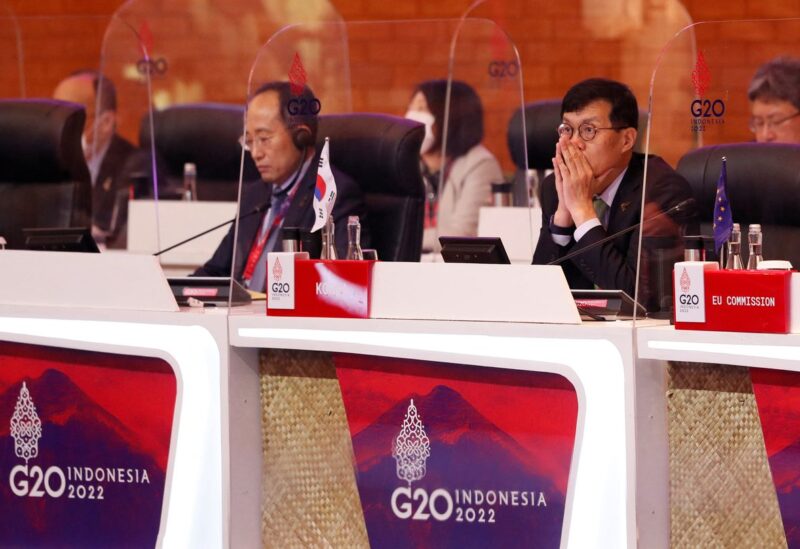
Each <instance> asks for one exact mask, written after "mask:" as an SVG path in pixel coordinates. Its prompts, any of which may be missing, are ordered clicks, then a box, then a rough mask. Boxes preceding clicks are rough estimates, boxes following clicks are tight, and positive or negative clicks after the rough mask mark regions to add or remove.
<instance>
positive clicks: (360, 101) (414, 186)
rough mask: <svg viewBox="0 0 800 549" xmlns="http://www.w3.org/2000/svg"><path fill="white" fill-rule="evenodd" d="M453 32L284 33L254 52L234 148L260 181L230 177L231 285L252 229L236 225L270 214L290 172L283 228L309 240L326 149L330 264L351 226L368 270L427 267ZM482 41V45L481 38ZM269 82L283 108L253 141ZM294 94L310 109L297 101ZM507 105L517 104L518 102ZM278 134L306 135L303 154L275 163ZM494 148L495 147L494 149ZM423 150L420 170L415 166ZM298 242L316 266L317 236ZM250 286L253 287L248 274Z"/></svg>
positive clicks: (293, 29) (354, 27) (322, 29)
mask: <svg viewBox="0 0 800 549" xmlns="http://www.w3.org/2000/svg"><path fill="white" fill-rule="evenodd" d="M459 24H460V22H459V20H417V21H391V22H349V23H344V24H324V25H294V26H289V27H287V28H285V29H283V30H282V31H280V32H279V33H276V34H275V35H274V36H273V37H272V38H271V39H270V40H269V41H268V42H267V43H266V44H264V46H263V47H262V48H261V49H260V50H259V51H258V53H257V56H256V62H255V63H254V65H253V69H252V74H251V78H250V82H249V90H250V91H249V93H250V95H251V96H255V97H254V98H253V99H251V102H250V105H249V108H248V112H247V117H248V118H247V130H248V131H247V132H246V133H245V135H244V137H243V140H244V141H245V142H246V143H247V144H248V145H249V147H248V148H249V149H250V151H245V152H244V161H245V163H246V162H249V161H252V160H253V159H254V160H255V164H257V165H258V167H259V168H260V173H259V177H258V178H257V179H255V180H253V179H249V178H248V177H247V174H246V173H243V175H242V191H241V205H240V215H241V216H242V218H241V220H240V223H239V229H238V230H239V234H238V237H237V244H236V249H235V259H234V265H235V269H234V274H235V276H236V277H241V276H242V275H243V272H244V270H245V267H246V263H247V261H246V260H247V257H248V255H249V254H250V252H251V251H252V242H253V240H254V236H255V231H257V230H258V227H259V225H260V222H259V219H258V218H259V214H253V215H252V216H251V217H249V218H244V216H245V215H247V214H249V213H251V212H252V211H253V209H254V207H255V206H258V205H259V204H269V205H270V206H271V207H272V208H276V209H275V210H274V211H276V212H278V210H277V208H279V207H280V206H281V204H280V203H279V202H275V201H273V200H272V199H271V189H274V188H276V187H275V185H278V187H280V186H281V184H283V183H286V184H287V185H289V186H292V185H291V180H292V179H293V178H294V177H295V176H298V172H297V169H298V167H299V168H300V173H299V176H298V179H299V186H298V190H297V191H296V193H298V194H297V195H295V196H294V197H293V199H292V201H291V207H289V208H288V210H287V212H286V214H285V219H284V222H283V224H284V226H298V227H301V228H302V229H305V230H309V229H312V228H313V224H314V223H313V222H314V219H315V218H314V216H315V214H314V205H315V198H314V191H315V174H316V172H317V169H318V166H319V161H318V160H319V158H318V157H319V155H320V154H321V153H322V149H323V146H324V144H325V140H326V138H328V140H329V141H328V142H329V145H328V150H329V153H330V154H329V156H328V158H329V163H330V166H331V167H332V173H333V174H334V180H335V184H336V187H337V191H338V195H337V198H336V202H335V207H334V208H333V219H334V232H335V242H336V248H337V251H338V254H339V257H344V255H345V254H346V251H347V250H346V248H347V233H346V225H347V217H349V216H350V215H359V216H360V217H361V220H362V222H361V224H362V227H361V241H362V247H363V248H368V249H374V250H376V252H377V255H378V258H379V259H380V260H386V261H419V260H420V257H421V252H422V257H424V258H426V259H428V260H434V255H433V253H432V252H433V251H434V244H433V243H434V242H435V236H436V235H435V232H432V231H435V229H433V227H434V226H435V222H436V220H437V206H438V204H437V202H436V194H435V189H436V185H437V183H438V174H437V172H438V170H439V169H440V167H441V164H442V163H441V162H439V163H438V164H437V157H441V156H442V154H441V152H440V150H439V149H440V146H439V144H438V143H437V139H441V136H440V134H441V131H442V130H443V125H444V113H445V101H446V95H447V94H446V91H447V75H448V60H449V58H450V51H451V44H452V38H453V36H454V33H455V31H456V29H457V28H458V26H459ZM484 38H485V41H486V43H487V44H488V43H489V41H490V39H491V33H487V34H486V35H484ZM270 82H280V83H282V84H281V85H282V86H283V87H284V92H283V94H284V103H285V105H283V106H281V105H278V108H279V109H282V111H281V112H279V114H281V115H282V116H281V117H280V124H278V126H277V130H275V131H274V132H272V131H271V129H270V131H267V132H260V133H256V132H258V131H259V130H258V128H259V126H258V124H259V123H262V121H261V120H260V119H259V108H261V107H263V106H264V105H263V103H264V98H263V97H262V95H264V94H261V93H257V92H258V90H260V89H262V86H264V85H265V84H267V83H270ZM304 86H306V87H307V88H309V89H310V90H312V91H313V93H314V97H310V96H308V95H304V92H303V87H304ZM426 93H430V96H429V97H430V99H429V100H428V99H425V95H426ZM267 95H268V96H277V95H278V94H277V92H274V93H270V94H267ZM420 97H421V98H422V99H420ZM512 101H515V103H516V104H518V103H519V101H520V100H519V95H517V96H516V98H515V99H513V100H512ZM254 107H259V108H254ZM406 115H408V118H407V117H406ZM286 124H289V125H290V126H292V127H294V128H295V129H296V132H295V133H300V134H304V133H305V132H306V129H311V126H312V125H314V124H316V125H317V132H316V136H306V137H305V138H304V139H309V140H310V141H313V143H311V142H309V143H307V144H306V145H308V146H306V145H304V144H302V143H297V144H292V146H291V147H286V150H283V149H281V156H278V154H277V152H273V148H274V150H275V151H277V150H278V148H280V142H279V141H280V137H281V136H283V137H285V136H286V135H287V134H286V133H285V132H286ZM426 125H427V129H426ZM426 132H427V134H428V135H429V136H426ZM273 134H274V137H273ZM289 137H290V139H291V136H289ZM497 145H498V147H505V144H504V142H503V141H500V143H499V144H497ZM423 147H425V150H426V153H428V155H427V156H428V157H429V158H428V160H430V162H431V163H430V165H429V164H427V163H426V162H425V157H424V156H423V157H421V156H420V152H421V150H422V148H423ZM303 149H305V153H303ZM501 155H502V148H501V149H500V152H498V157H500V156H501ZM284 158H289V159H290V160H291V161H290V163H289V166H288V167H287V166H283V167H280V166H278V164H280V163H281V162H285V160H284ZM301 158H302V159H303V161H301ZM309 161H310V162H309ZM306 162H309V167H308V168H307V167H306V166H305V163H306ZM276 166H278V167H280V169H278V167H276ZM498 171H499V167H498ZM320 197H324V193H320ZM485 200H486V201H488V200H489V196H488V192H487V194H486V197H485ZM276 204H277V206H276ZM325 207H327V206H325ZM476 208H477V205H476ZM254 218H256V219H254ZM472 231H474V228H473V229H472ZM423 233H425V236H423ZM472 235H473V236H474V232H473V233H472ZM307 238H308V239H309V241H310V244H311V247H312V255H316V254H318V253H319V252H318V250H319V231H314V232H313V233H311V234H310V235H309V236H308V237H307ZM277 239H278V237H277V236H276V237H274V239H273V241H271V242H270V244H269V249H270V250H275V249H277V250H280V244H279V242H278V240H277ZM314 246H316V251H315V249H314ZM428 252H430V253H428ZM257 277H260V278H263V276H262V275H261V274H260V272H259V273H258V274H257ZM259 286H261V287H263V282H261V283H260V284H259Z"/></svg>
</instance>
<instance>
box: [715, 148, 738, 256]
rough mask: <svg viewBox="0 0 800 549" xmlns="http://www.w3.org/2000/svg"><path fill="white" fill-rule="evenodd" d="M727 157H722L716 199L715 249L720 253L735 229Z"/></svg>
mask: <svg viewBox="0 0 800 549" xmlns="http://www.w3.org/2000/svg"><path fill="white" fill-rule="evenodd" d="M727 162H728V161H727V159H726V158H725V157H724V156H723V157H722V169H721V170H720V172H719V179H718V180H717V196H716V198H715V199H714V223H713V225H714V249H715V250H716V251H717V253H718V254H719V251H720V249H721V248H722V246H723V244H725V243H726V242H727V241H728V239H729V238H730V237H731V231H732V230H733V214H732V213H731V205H730V202H728V190H727V186H728V170H727V168H726V165H727Z"/></svg>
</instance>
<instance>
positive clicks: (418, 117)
mask: <svg viewBox="0 0 800 549" xmlns="http://www.w3.org/2000/svg"><path fill="white" fill-rule="evenodd" d="M406 118H408V119H409V120H413V121H414V122H419V123H420V124H425V137H424V138H423V140H422V147H421V148H420V151H419V152H420V153H422V154H424V153H426V152H428V151H429V150H431V147H433V142H434V137H433V123H434V122H435V121H436V119H435V118H434V117H433V115H432V114H431V113H429V112H425V111H408V112H407V113H406Z"/></svg>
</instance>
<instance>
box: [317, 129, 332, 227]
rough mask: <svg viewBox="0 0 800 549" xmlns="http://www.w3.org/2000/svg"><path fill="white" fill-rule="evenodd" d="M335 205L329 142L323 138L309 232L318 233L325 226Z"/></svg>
mask: <svg viewBox="0 0 800 549" xmlns="http://www.w3.org/2000/svg"><path fill="white" fill-rule="evenodd" d="M335 203H336V181H335V180H334V179H333V172H332V171H331V162H330V151H329V140H328V138H327V137H326V138H325V145H324V146H323V147H322V153H321V154H320V155H319V167H318V168H317V185H316V187H315V188H314V218H315V219H314V226H313V227H312V228H311V232H312V233H313V232H315V231H318V230H319V229H321V228H322V227H324V226H325V222H326V221H327V220H328V217H330V215H331V212H332V211H333V205H334V204H335Z"/></svg>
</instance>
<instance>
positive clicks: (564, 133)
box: [557, 122, 627, 141]
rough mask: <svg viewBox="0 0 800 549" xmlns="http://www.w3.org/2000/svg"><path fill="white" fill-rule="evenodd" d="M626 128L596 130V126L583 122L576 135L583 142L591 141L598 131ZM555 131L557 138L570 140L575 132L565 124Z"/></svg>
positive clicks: (616, 129)
mask: <svg viewBox="0 0 800 549" xmlns="http://www.w3.org/2000/svg"><path fill="white" fill-rule="evenodd" d="M626 127H627V126H622V127H619V128H616V127H614V126H611V127H610V128H598V127H597V126H592V125H591V124H589V123H588V122H584V123H583V124H581V125H580V126H578V135H579V136H580V138H581V139H583V140H584V141H591V140H592V139H594V138H595V137H597V132H599V131H600V130H614V131H619V130H624V129H625V128H626ZM557 131H558V136H559V137H566V138H567V139H572V134H573V133H574V132H575V130H574V129H572V126H570V125H569V124H567V123H562V124H561V125H560V126H559V127H558V130H557Z"/></svg>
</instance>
